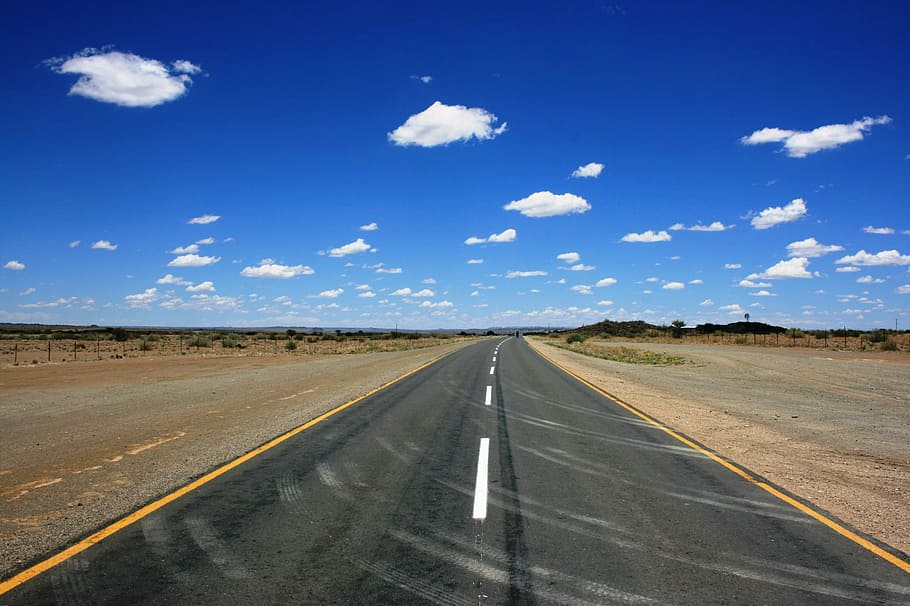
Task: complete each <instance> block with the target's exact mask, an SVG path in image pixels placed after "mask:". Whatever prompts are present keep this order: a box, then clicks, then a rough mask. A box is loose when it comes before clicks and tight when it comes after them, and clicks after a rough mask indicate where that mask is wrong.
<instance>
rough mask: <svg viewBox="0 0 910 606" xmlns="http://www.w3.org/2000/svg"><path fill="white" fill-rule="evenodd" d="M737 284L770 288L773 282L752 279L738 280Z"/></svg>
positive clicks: (747, 286) (746, 286) (745, 286)
mask: <svg viewBox="0 0 910 606" xmlns="http://www.w3.org/2000/svg"><path fill="white" fill-rule="evenodd" d="M737 286H741V287H742V288H771V287H772V286H773V284H771V283H770V282H753V281H752V280H740V282H739V284H738V285H737Z"/></svg>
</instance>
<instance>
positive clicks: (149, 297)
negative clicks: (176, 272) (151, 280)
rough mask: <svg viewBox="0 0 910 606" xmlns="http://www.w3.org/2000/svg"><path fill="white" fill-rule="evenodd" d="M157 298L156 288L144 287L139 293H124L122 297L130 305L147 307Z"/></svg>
mask: <svg viewBox="0 0 910 606" xmlns="http://www.w3.org/2000/svg"><path fill="white" fill-rule="evenodd" d="M158 298H159V295H158V289H157V288H146V289H145V290H144V291H143V292H141V293H136V294H133V295H126V296H125V297H123V299H124V300H125V301H126V303H127V305H129V306H130V307H148V306H149V305H150V304H151V303H153V302H154V301H157V300H158Z"/></svg>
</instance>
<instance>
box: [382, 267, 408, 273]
mask: <svg viewBox="0 0 910 606" xmlns="http://www.w3.org/2000/svg"><path fill="white" fill-rule="evenodd" d="M403 271H404V270H403V269H401V268H400V267H377V268H376V273H377V274H400V273H402V272H403Z"/></svg>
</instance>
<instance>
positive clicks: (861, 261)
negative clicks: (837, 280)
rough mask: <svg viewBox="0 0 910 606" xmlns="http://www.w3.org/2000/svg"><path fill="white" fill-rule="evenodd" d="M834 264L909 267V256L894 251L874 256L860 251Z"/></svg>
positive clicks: (886, 251)
mask: <svg viewBox="0 0 910 606" xmlns="http://www.w3.org/2000/svg"><path fill="white" fill-rule="evenodd" d="M835 263H836V264H838V265H843V264H847V265H861V266H880V265H910V255H902V254H900V253H899V252H898V251H896V250H883V251H881V252H877V253H875V254H871V253H867V252H866V251H865V250H861V251H859V252H858V253H856V254H855V255H847V256H846V257H841V258H840V259H838V260H837V261H835Z"/></svg>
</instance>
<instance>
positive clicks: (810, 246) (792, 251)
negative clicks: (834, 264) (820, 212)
mask: <svg viewBox="0 0 910 606" xmlns="http://www.w3.org/2000/svg"><path fill="white" fill-rule="evenodd" d="M841 250H844V247H843V246H838V245H837V244H820V243H819V242H818V240H816V239H815V238H806V239H805V240H799V241H798V242H791V243H790V244H787V254H789V255H790V256H791V257H821V256H823V255H827V254H828V253H832V252H838V251H841Z"/></svg>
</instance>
